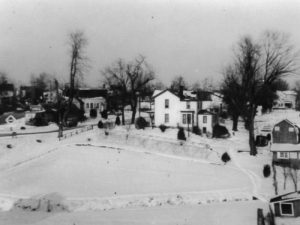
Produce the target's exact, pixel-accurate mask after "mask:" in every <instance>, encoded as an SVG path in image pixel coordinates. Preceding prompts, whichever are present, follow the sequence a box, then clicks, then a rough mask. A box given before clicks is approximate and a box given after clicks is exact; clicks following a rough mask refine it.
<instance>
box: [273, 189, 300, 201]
mask: <svg viewBox="0 0 300 225" xmlns="http://www.w3.org/2000/svg"><path fill="white" fill-rule="evenodd" d="M296 199H300V191H296V192H290V193H286V194H283V195H277V196H276V197H274V198H271V199H270V203H275V202H282V201H289V200H296Z"/></svg>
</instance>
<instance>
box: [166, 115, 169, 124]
mask: <svg viewBox="0 0 300 225" xmlns="http://www.w3.org/2000/svg"><path fill="white" fill-rule="evenodd" d="M165 123H169V114H168V113H166V114H165Z"/></svg>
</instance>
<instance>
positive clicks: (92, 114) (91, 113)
mask: <svg viewBox="0 0 300 225" xmlns="http://www.w3.org/2000/svg"><path fill="white" fill-rule="evenodd" d="M90 117H91V118H96V117H97V110H96V109H91V110H90Z"/></svg>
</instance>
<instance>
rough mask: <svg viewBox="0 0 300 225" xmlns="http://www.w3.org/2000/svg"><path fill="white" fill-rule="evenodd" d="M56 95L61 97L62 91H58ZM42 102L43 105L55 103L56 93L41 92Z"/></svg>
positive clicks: (51, 91) (50, 91)
mask: <svg viewBox="0 0 300 225" xmlns="http://www.w3.org/2000/svg"><path fill="white" fill-rule="evenodd" d="M58 93H59V94H60V95H62V93H63V91H62V90H61V89H58ZM43 100H44V102H45V103H53V102H56V101H57V92H56V90H46V91H44V92H43Z"/></svg>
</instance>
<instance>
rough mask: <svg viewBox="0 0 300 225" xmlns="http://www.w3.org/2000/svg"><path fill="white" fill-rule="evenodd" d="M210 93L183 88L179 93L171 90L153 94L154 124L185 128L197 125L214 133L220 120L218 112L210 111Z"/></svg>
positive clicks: (203, 131)
mask: <svg viewBox="0 0 300 225" xmlns="http://www.w3.org/2000/svg"><path fill="white" fill-rule="evenodd" d="M154 93H155V92H154ZM210 94H211V93H209V92H194V91H186V90H183V89H180V91H179V93H178V94H176V93H173V92H171V91H170V90H164V91H158V92H156V95H155V94H154V96H153V99H154V124H155V125H156V126H159V125H161V124H164V125H166V126H169V127H178V126H180V127H185V128H188V127H193V126H197V127H199V128H200V130H201V131H202V133H207V132H209V133H212V130H213V126H214V125H215V124H216V123H217V122H218V121H217V116H216V114H214V113H212V112H211V111H210V110H211V108H210V106H211V105H212V101H211V95H210Z"/></svg>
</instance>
